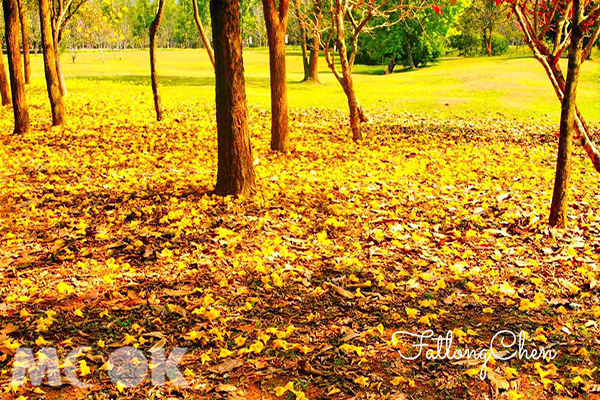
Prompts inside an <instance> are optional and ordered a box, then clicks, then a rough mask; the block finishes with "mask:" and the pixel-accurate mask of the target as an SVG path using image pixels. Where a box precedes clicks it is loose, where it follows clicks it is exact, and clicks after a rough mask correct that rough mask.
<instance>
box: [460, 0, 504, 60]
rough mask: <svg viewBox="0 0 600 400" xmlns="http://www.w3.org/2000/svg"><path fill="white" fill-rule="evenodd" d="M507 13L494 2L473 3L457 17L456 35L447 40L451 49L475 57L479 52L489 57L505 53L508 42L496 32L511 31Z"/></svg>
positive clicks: (478, 1)
mask: <svg viewBox="0 0 600 400" xmlns="http://www.w3.org/2000/svg"><path fill="white" fill-rule="evenodd" d="M507 12H508V10H507V9H506V8H505V7H502V6H498V5H497V4H496V3H495V2H494V0H473V1H472V2H471V3H470V4H469V5H467V6H466V7H465V9H464V10H463V12H462V13H461V14H460V16H459V17H458V22H457V29H458V31H459V33H458V34H457V35H453V36H452V37H450V38H449V41H450V45H451V47H454V48H456V49H457V50H458V51H459V52H460V54H461V55H475V54H478V53H479V52H480V50H481V51H482V52H483V53H484V54H487V55H488V56H494V55H500V54H502V53H504V52H506V51H507V50H508V40H507V39H506V38H505V37H503V36H501V35H499V34H498V32H499V30H500V29H506V27H507V26H508V27H510V23H509V22H508V19H507Z"/></svg>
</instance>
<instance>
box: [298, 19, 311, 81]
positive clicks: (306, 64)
mask: <svg viewBox="0 0 600 400" xmlns="http://www.w3.org/2000/svg"><path fill="white" fill-rule="evenodd" d="M301 35H302V40H301V42H300V48H301V50H302V67H303V68H304V78H302V82H306V81H308V77H309V75H310V63H309V60H308V50H307V48H306V31H305V30H302V34H301Z"/></svg>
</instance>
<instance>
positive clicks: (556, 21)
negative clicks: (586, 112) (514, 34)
mask: <svg viewBox="0 0 600 400" xmlns="http://www.w3.org/2000/svg"><path fill="white" fill-rule="evenodd" d="M500 1H501V0H496V2H497V3H499V2H500ZM507 3H508V4H509V5H510V7H511V8H512V11H513V13H514V15H515V17H516V19H517V22H518V23H519V26H520V27H521V30H522V32H523V35H524V37H525V42H526V43H527V45H528V46H529V47H530V48H531V50H532V51H533V55H534V56H535V58H536V59H537V60H538V61H539V62H540V63H541V64H542V66H543V67H544V70H545V71H546V74H547V75H548V78H549V79H550V82H551V83H552V87H553V88H554V91H555V92H556V95H557V97H558V99H559V101H561V102H562V101H563V97H564V92H565V86H566V81H565V75H564V74H563V72H562V70H561V67H560V64H559V63H558V62H559V60H560V58H561V56H562V55H563V53H564V52H565V51H566V50H567V49H568V48H569V46H570V44H571V36H572V34H573V32H574V30H578V29H579V30H581V34H582V37H586V36H587V39H588V40H587V44H586V45H585V47H584V48H583V49H582V54H581V62H584V61H585V60H586V59H587V58H588V57H589V55H590V54H591V52H592V48H593V46H594V43H595V42H596V40H597V39H598V35H599V34H600V23H598V20H599V18H600V1H597V0H596V1H594V0H582V2H581V6H582V8H583V16H582V19H581V21H579V22H578V24H574V23H573V18H574V9H573V5H574V0H508V1H507ZM574 127H575V130H576V132H577V133H578V136H579V137H580V139H581V142H582V145H583V147H584V149H585V151H586V153H587V155H588V156H589V157H590V159H591V160H592V163H593V164H594V167H595V168H596V170H597V171H599V172H600V153H599V152H598V149H597V148H596V146H595V145H594V143H593V142H592V140H591V139H592V135H591V132H590V130H589V128H588V126H587V124H586V123H585V121H584V119H583V117H582V116H581V113H580V112H579V110H578V109H577V107H575V123H574Z"/></svg>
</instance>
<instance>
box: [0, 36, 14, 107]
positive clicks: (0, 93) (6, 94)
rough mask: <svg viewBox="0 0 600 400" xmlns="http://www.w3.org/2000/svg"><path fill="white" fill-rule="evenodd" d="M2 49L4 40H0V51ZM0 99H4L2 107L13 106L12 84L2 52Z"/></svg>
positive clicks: (0, 61)
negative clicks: (9, 81)
mask: <svg viewBox="0 0 600 400" xmlns="http://www.w3.org/2000/svg"><path fill="white" fill-rule="evenodd" d="M1 48H2V40H0V49H1ZM0 97H1V98H2V105H3V106H8V105H10V104H12V97H11V95H10V84H9V83H8V76H7V75H6V68H4V56H3V55H2V52H1V51H0Z"/></svg>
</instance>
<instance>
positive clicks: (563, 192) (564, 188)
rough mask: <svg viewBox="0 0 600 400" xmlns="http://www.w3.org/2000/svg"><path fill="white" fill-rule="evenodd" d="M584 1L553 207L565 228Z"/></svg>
mask: <svg viewBox="0 0 600 400" xmlns="http://www.w3.org/2000/svg"><path fill="white" fill-rule="evenodd" d="M583 1H585V0H573V22H572V24H573V28H572V33H571V44H570V48H569V63H568V66H567V79H566V84H565V92H564V96H563V100H562V110H561V114H560V139H559V142H558V161H557V163H556V178H555V181H554V193H553V195H552V206H551V208H550V226H557V227H561V228H562V227H564V226H566V223H567V208H568V197H569V182H570V180H571V159H572V153H573V131H574V129H573V124H574V122H575V99H576V97H577V82H578V80H579V70H580V68H581V61H582V55H583V27H582V25H581V21H582V20H583V11H584V6H583Z"/></svg>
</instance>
